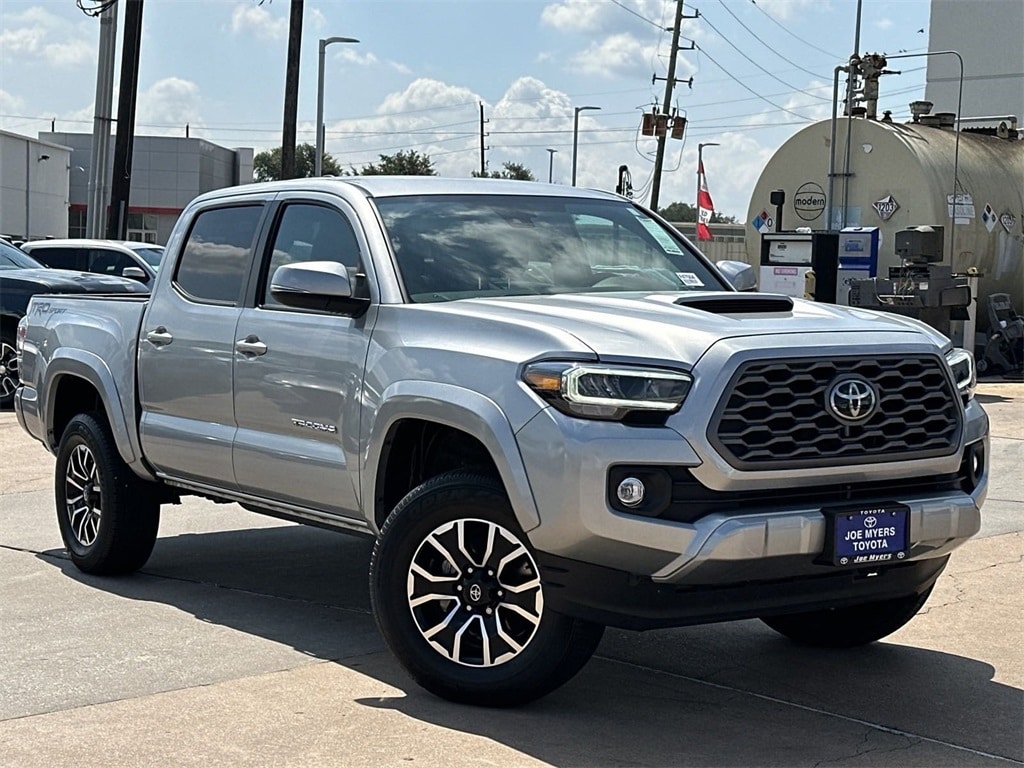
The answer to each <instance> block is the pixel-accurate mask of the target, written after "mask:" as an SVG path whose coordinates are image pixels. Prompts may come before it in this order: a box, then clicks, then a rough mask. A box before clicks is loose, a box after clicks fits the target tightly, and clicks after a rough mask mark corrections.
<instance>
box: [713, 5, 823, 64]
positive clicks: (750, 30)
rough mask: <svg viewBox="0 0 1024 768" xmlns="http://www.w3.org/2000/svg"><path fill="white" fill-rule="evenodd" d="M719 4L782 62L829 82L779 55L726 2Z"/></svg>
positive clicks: (776, 50)
mask: <svg viewBox="0 0 1024 768" xmlns="http://www.w3.org/2000/svg"><path fill="white" fill-rule="evenodd" d="M718 4H719V5H721V6H722V8H724V9H725V12H726V13H728V14H729V15H730V16H732V17H733V18H734V19H736V23H737V24H739V25H740V26H741V27H743V28H744V29H745V30H747V32H749V33H750V36H751V37H753V38H754V39H755V40H757V42H759V43H760V44H761V45H763V46H764V47H765V48H767V49H768V50H770V51H771V52H772V53H774V54H775V55H776V56H778V57H779V58H780V59H782V60H783V61H784V62H786V63H787V64H792V65H793V66H794V67H796V68H797V69H799V70H800V71H801V72H806V73H807V74H808V75H811V76H812V77H817V78H819V79H821V80H828V77H826V76H825V75H819V74H818V73H816V72H812V71H811V70H809V69H804V68H803V67H801V66H800V65H799V64H797V63H796V62H795V61H793V60H792V59H787V58H786V57H785V56H783V55H782V54H781V53H779V51H778V49H777V48H775V47H773V46H771V45H768V43H766V42H765V41H764V40H762V39H761V38H760V37H759V36H758V35H757V33H756V32H754V30H752V29H751V28H750V27H748V26H747V25H746V24H744V23H743V21H742V20H741V19H740V17H739V16H737V15H736V14H735V13H733V12H732V11H731V10H730V9H729V6H728V5H726V4H725V0H718Z"/></svg>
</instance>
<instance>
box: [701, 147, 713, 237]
mask: <svg viewBox="0 0 1024 768" xmlns="http://www.w3.org/2000/svg"><path fill="white" fill-rule="evenodd" d="M697 183H698V185H699V187H698V189H699V191H698V192H697V239H698V240H714V239H715V236H714V235H713V234H711V230H710V229H709V228H708V224H710V223H711V214H712V213H714V212H715V204H714V203H713V202H711V193H710V192H708V180H707V177H706V176H705V175H704V161H703V160H701V161H700V165H699V166H698V167H697Z"/></svg>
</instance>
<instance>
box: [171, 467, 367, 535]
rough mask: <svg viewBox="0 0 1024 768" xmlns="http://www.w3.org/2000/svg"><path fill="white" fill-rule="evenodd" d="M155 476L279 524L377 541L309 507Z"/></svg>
mask: <svg viewBox="0 0 1024 768" xmlns="http://www.w3.org/2000/svg"><path fill="white" fill-rule="evenodd" d="M157 476H158V477H159V478H160V479H161V480H162V481H163V482H165V483H166V484H167V485H170V486H173V487H175V488H182V489H184V490H186V491H191V492H192V493H194V494H197V495H199V496H205V497H206V498H209V499H211V500H213V501H226V502H232V503H236V504H241V505H242V506H243V507H244V508H245V509H247V510H249V511H250V512H255V513H256V514H259V515H267V516H268V517H276V518H278V519H280V520H288V521H289V522H292V523H302V524H303V525H315V526H316V527H318V528H327V529H328V530H332V531H344V532H345V533H356V534H361V535H363V536H371V537H376V533H374V531H373V530H372V529H371V528H370V526H369V525H367V524H366V523H365V522H362V521H359V520H353V519H350V518H344V517H338V516H337V515H332V514H329V513H327V512H322V511H320V510H318V509H310V508H309V507H300V506H297V505H294V504H285V503H284V502H281V501H272V500H270V499H264V498H261V497H259V496H251V495H249V494H246V493H242V492H240V491H226V490H224V489H223V488H215V487H213V486H210V485H203V484H202V483H196V482H193V481H191V480H180V479H178V478H175V477H169V476H167V475H165V474H164V473H163V472H158V473H157Z"/></svg>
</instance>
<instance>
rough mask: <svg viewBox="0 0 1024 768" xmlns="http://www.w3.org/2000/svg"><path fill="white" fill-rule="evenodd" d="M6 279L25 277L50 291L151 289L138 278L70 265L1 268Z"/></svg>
mask: <svg viewBox="0 0 1024 768" xmlns="http://www.w3.org/2000/svg"><path fill="white" fill-rule="evenodd" d="M0 277H2V278H3V280H5V281H7V280H10V281H12V282H16V281H23V282H25V283H30V284H32V285H33V286H38V287H42V288H44V289H46V290H47V291H48V292H50V293H148V292H149V289H148V288H147V287H146V286H145V285H144V284H143V283H140V282H139V281H137V280H129V279H128V278H125V277H115V276H113V275H97V274H94V273H92V272H76V271H74V270H71V269H16V270H15V269H12V270H4V271H3V272H0Z"/></svg>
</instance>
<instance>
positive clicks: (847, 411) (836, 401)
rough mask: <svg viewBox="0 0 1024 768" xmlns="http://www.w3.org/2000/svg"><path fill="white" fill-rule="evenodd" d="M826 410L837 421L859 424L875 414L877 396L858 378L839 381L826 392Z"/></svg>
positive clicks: (869, 386)
mask: <svg viewBox="0 0 1024 768" xmlns="http://www.w3.org/2000/svg"><path fill="white" fill-rule="evenodd" d="M827 404H828V409H829V411H831V412H832V415H833V416H835V417H836V418H837V419H839V420H841V421H845V422H861V421H865V420H866V419H867V418H868V417H870V416H871V414H873V413H874V412H875V408H876V407H877V406H878V396H877V395H875V390H874V389H873V388H872V386H871V385H870V384H868V382H867V381H865V380H864V379H860V378H845V379H839V380H838V381H837V382H836V383H835V384H833V385H832V386H831V387H830V388H829V390H828V400H827Z"/></svg>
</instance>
